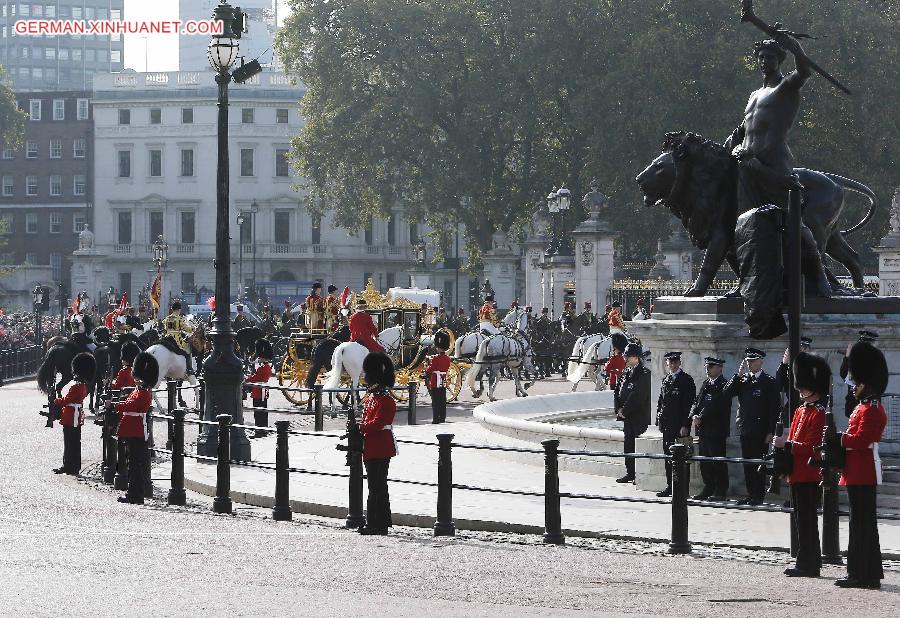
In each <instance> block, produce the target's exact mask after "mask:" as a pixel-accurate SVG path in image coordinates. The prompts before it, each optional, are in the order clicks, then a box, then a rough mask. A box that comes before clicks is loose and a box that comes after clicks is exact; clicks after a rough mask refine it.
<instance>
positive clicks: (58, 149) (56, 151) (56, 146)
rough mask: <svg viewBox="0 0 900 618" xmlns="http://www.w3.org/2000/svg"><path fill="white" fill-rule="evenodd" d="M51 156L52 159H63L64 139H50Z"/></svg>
mask: <svg viewBox="0 0 900 618" xmlns="http://www.w3.org/2000/svg"><path fill="white" fill-rule="evenodd" d="M50 158H51V159H61V158H62V140H61V139H55V138H54V139H51V140H50Z"/></svg>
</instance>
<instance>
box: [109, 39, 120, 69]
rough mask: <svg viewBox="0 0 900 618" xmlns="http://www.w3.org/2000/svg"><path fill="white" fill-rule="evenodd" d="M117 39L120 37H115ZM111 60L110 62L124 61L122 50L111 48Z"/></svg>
mask: <svg viewBox="0 0 900 618" xmlns="http://www.w3.org/2000/svg"><path fill="white" fill-rule="evenodd" d="M112 36H114V37H117V36H119V35H118V34H114V35H112ZM115 40H118V39H115ZM109 61H110V62H121V61H122V52H120V51H119V50H118V49H113V50H111V51H110V52H109Z"/></svg>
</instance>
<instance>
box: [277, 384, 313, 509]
mask: <svg viewBox="0 0 900 618" xmlns="http://www.w3.org/2000/svg"><path fill="white" fill-rule="evenodd" d="M319 393H320V394H321V390H320V391H319ZM290 425H291V422H290V421H275V430H276V431H277V432H278V435H277V437H276V442H275V505H274V506H273V507H272V519H274V520H275V521H290V520H291V518H292V517H293V513H292V512H291V499H290V489H289V488H290V482H291V477H290V472H289V471H288V467H289V466H290V463H289V462H290V460H289V459H288V428H289V427H290Z"/></svg>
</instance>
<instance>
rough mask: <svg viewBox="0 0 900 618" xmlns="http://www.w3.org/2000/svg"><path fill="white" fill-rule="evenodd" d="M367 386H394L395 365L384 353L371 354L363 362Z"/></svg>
mask: <svg viewBox="0 0 900 618" xmlns="http://www.w3.org/2000/svg"><path fill="white" fill-rule="evenodd" d="M362 368H363V373H364V374H365V376H366V384H368V385H369V386H371V385H373V384H378V385H380V386H384V387H387V388H391V387H393V386H394V363H393V361H391V357H390V356H388V355H387V354H385V353H384V352H370V353H369V354H368V355H366V358H365V360H364V361H363V366H362Z"/></svg>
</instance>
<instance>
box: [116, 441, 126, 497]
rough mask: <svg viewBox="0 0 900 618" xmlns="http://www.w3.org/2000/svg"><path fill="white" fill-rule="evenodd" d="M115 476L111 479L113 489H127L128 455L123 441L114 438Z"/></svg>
mask: <svg viewBox="0 0 900 618" xmlns="http://www.w3.org/2000/svg"><path fill="white" fill-rule="evenodd" d="M115 448H116V476H115V478H114V479H113V489H118V490H120V491H124V490H126V489H128V456H127V453H126V451H125V442H124V441H122V440H119V439H116V446H115Z"/></svg>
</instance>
